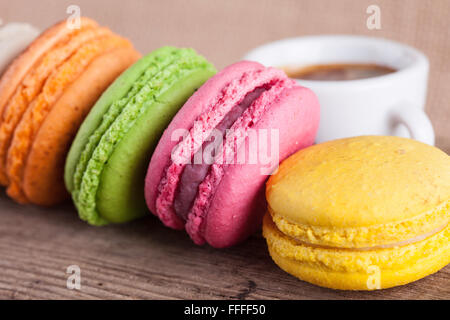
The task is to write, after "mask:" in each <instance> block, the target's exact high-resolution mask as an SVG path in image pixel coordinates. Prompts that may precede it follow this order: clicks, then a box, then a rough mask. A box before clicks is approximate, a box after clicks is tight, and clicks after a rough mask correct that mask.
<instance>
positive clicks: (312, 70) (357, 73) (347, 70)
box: [281, 63, 397, 81]
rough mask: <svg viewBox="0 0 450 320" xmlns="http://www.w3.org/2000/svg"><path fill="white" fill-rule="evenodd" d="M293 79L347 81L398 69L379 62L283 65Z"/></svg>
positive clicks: (384, 73) (381, 74)
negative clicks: (304, 65) (303, 65)
mask: <svg viewBox="0 0 450 320" xmlns="http://www.w3.org/2000/svg"><path fill="white" fill-rule="evenodd" d="M281 69H283V70H284V71H285V72H286V74H287V75H288V76H289V77H290V78H293V79H300V80H316V81H345V80H358V79H367V78H373V77H379V76H383V75H386V74H389V73H393V72H395V71H397V70H395V69H393V68H391V67H387V66H382V65H378V64H371V63H366V64H320V65H311V66H306V67H291V66H285V67H282V68H281Z"/></svg>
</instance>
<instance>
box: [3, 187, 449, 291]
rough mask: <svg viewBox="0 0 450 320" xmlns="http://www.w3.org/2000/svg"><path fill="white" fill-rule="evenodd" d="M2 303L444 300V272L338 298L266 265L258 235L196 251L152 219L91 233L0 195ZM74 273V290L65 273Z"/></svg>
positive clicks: (72, 216)
mask: <svg viewBox="0 0 450 320" xmlns="http://www.w3.org/2000/svg"><path fill="white" fill-rule="evenodd" d="M0 210H1V213H0V298H2V299H57V298H58V299H91V298H103V299H122V298H124V299H139V298H149V299H449V298H450V265H449V266H447V267H446V268H444V269H443V270H441V271H440V272H438V273H436V274H434V275H432V276H429V277H427V278H425V279H422V280H420V281H417V282H415V283H412V284H409V285H406V286H402V287H398V288H392V289H387V290H382V291H374V292H345V291H334V290H328V289H323V288H319V287H316V286H314V285H310V284H308V283H306V282H303V281H300V280H297V279H296V278H294V277H292V276H290V275H289V274H287V273H285V272H283V271H282V270H281V269H279V268H278V267H277V266H276V265H275V264H274V263H273V262H272V260H271V259H270V257H269V254H268V253H267V249H266V244H265V241H264V239H263V238H262V237H261V236H260V235H256V236H254V237H252V238H251V239H249V240H248V241H246V242H245V243H243V244H241V245H239V246H236V247H234V248H230V249H225V250H216V249H213V248H211V247H208V246H203V247H198V246H195V245H194V244H193V243H192V242H191V241H190V239H189V238H188V236H187V235H186V234H185V233H184V232H178V231H174V230H170V229H167V228H165V227H163V226H162V224H161V223H160V222H159V221H158V220H157V219H156V218H153V217H147V218H144V219H141V220H139V221H135V222H132V223H129V224H126V225H122V226H107V227H101V228H97V227H91V226H88V225H87V224H86V223H84V222H82V221H81V220H79V219H78V216H77V214H76V212H75V210H74V208H73V207H72V205H71V204H66V205H63V206H60V207H57V208H53V209H39V208H36V207H27V206H25V207H23V206H19V205H17V204H15V203H13V202H12V201H10V200H9V199H7V198H6V196H5V195H4V194H2V195H1V196H0ZM70 265H78V266H79V267H80V269H81V290H80V291H77V290H69V289H67V286H66V281H67V277H68V276H69V274H67V273H66V269H67V267H68V266H70Z"/></svg>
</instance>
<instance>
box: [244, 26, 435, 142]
mask: <svg viewBox="0 0 450 320" xmlns="http://www.w3.org/2000/svg"><path fill="white" fill-rule="evenodd" d="M244 59H246V60H253V61H258V62H260V63H262V64H264V65H267V66H274V67H288V66H290V67H302V66H311V65H321V64H341V63H342V64H355V63H356V64H360V63H364V64H366V63H370V64H377V65H381V66H387V67H391V68H393V69H395V70H397V71H395V72H392V73H389V74H386V75H381V76H378V77H373V78H366V79H358V80H342V81H315V80H297V81H298V83H299V84H301V85H302V86H305V87H308V88H310V89H312V90H313V91H314V92H315V93H316V94H317V96H318V98H319V102H320V108H321V112H320V125H319V131H318V133H317V138H316V142H318V143H319V142H323V141H327V140H333V139H338V138H344V137H351V136H359V135H396V136H404V137H410V138H413V139H416V140H419V141H422V142H425V143H427V144H430V145H434V132H433V127H432V125H431V122H430V120H429V118H428V117H427V115H426V114H425V111H424V109H425V100H426V92H427V81H428V69H429V63H428V59H427V58H426V57H425V55H424V54H422V53H421V52H419V51H418V50H416V49H414V48H412V47H410V46H407V45H404V44H400V43H397V42H394V41H390V40H385V39H380V38H372V37H364V36H352V35H327V36H307V37H299V38H291V39H285V40H280V41H276V42H272V43H269V44H265V45H263V46H261V47H258V48H256V49H254V50H252V51H251V52H249V53H248V54H247V55H246V56H245V58H244Z"/></svg>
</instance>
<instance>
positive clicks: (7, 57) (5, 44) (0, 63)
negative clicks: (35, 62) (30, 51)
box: [0, 22, 39, 76]
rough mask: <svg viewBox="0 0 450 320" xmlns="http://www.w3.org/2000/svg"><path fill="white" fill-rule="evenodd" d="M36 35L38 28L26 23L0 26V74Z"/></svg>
mask: <svg viewBox="0 0 450 320" xmlns="http://www.w3.org/2000/svg"><path fill="white" fill-rule="evenodd" d="M38 35H39V31H38V29H36V28H35V27H33V26H32V25H29V24H27V23H17V22H13V23H8V24H7V25H5V26H3V27H1V28H0V52H1V54H0V76H1V75H2V74H3V72H4V71H5V69H6V67H7V66H8V65H9V64H10V63H11V62H12V61H13V60H14V58H15V57H16V56H17V55H18V54H20V53H21V52H22V51H23V50H24V49H25V48H26V47H28V45H29V44H30V43H31V42H32V41H33V40H34V39H35V38H36V37H37V36H38Z"/></svg>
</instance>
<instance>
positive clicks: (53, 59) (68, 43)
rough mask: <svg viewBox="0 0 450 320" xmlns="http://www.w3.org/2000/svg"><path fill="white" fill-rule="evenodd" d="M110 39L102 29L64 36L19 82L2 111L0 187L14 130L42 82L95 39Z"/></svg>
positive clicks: (42, 84) (0, 128) (4, 174)
mask: <svg viewBox="0 0 450 320" xmlns="http://www.w3.org/2000/svg"><path fill="white" fill-rule="evenodd" d="M108 35H109V36H110V35H112V33H111V31H109V30H108V29H106V28H92V26H89V25H88V28H87V29H85V28H82V29H80V30H77V31H76V32H75V31H74V32H73V33H71V34H67V35H65V36H64V37H63V38H62V39H60V41H59V42H57V43H55V45H54V46H53V47H52V48H51V49H49V50H48V51H47V52H45V53H44V54H43V55H42V57H40V59H39V60H38V61H37V63H35V65H33V66H32V67H30V69H29V70H28V72H27V74H26V75H25V77H24V78H23V79H22V82H21V83H20V84H19V85H18V86H17V88H16V90H15V92H14V94H13V95H12V96H11V98H10V99H9V100H8V101H7V103H6V104H5V106H4V108H3V113H2V115H1V116H2V118H1V122H0V183H2V184H3V185H7V184H8V182H9V179H8V177H7V175H6V158H7V152H8V150H9V147H10V144H11V140H12V138H13V135H14V130H15V129H16V127H17V126H18V125H19V123H20V121H21V119H22V117H23V115H24V114H25V113H26V110H27V109H28V108H29V106H30V104H31V103H32V102H33V100H35V99H37V97H38V96H39V94H40V93H41V90H42V88H43V87H44V85H45V83H46V81H47V80H48V79H49V77H51V75H52V74H53V73H55V72H56V71H55V70H58V69H59V68H61V67H62V65H63V64H64V63H66V62H67V60H68V59H70V57H71V56H72V55H73V54H74V53H75V52H76V51H77V50H78V49H79V48H80V47H81V46H82V45H83V44H85V43H86V42H88V41H92V40H94V39H95V38H98V37H102V36H103V37H104V36H108ZM36 41H37V42H38V40H36Z"/></svg>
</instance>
